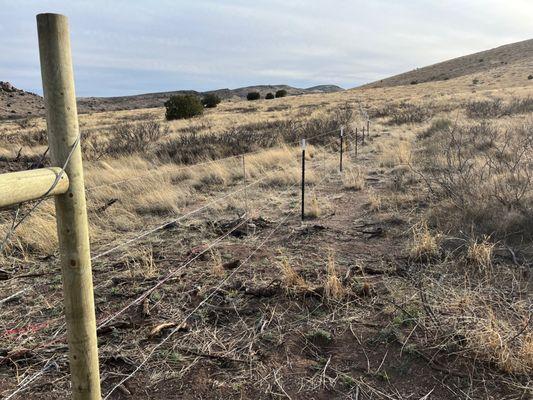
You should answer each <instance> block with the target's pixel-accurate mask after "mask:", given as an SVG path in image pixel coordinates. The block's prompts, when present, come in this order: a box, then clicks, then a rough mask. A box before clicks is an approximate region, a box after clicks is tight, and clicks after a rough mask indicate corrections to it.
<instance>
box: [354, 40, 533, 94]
mask: <svg viewBox="0 0 533 400" xmlns="http://www.w3.org/2000/svg"><path fill="white" fill-rule="evenodd" d="M497 70H499V71H497ZM511 70H512V72H510V71H511ZM492 71H497V72H498V74H500V73H505V72H510V74H512V75H515V77H516V79H520V80H526V79H527V77H528V73H529V74H533V39H529V40H525V41H522V42H516V43H511V44H507V45H504V46H500V47H496V48H494V49H491V50H486V51H481V52H479V53H474V54H470V55H466V56H463V57H458V58H454V59H451V60H448V61H444V62H440V63H437V64H433V65H430V66H427V67H423V68H417V69H415V70H412V71H409V72H405V73H403V74H399V75H395V76H392V77H390V78H385V79H381V80H379V81H376V82H372V83H369V84H367V85H364V86H363V87H368V88H376V87H390V86H401V85H416V84H419V83H424V82H433V81H446V80H449V79H454V78H459V77H463V76H467V75H475V74H486V73H487V72H492ZM528 71H529V72H528ZM519 73H521V75H523V76H519ZM498 74H497V75H498Z"/></svg>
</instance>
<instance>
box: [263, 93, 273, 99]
mask: <svg viewBox="0 0 533 400" xmlns="http://www.w3.org/2000/svg"><path fill="white" fill-rule="evenodd" d="M273 98H274V95H273V94H272V93H267V95H266V96H265V99H267V100H272V99H273Z"/></svg>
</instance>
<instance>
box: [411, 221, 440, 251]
mask: <svg viewBox="0 0 533 400" xmlns="http://www.w3.org/2000/svg"><path fill="white" fill-rule="evenodd" d="M438 254H439V235H435V234H433V233H432V232H431V231H430V230H429V228H428V225H427V222H425V221H422V222H421V223H419V224H418V225H415V226H414V227H413V238H412V242H411V247H410V249H409V256H410V257H411V258H412V259H413V260H418V261H429V260H431V259H433V258H435V257H437V256H438Z"/></svg>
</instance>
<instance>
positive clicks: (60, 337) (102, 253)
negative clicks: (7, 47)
mask: <svg viewBox="0 0 533 400" xmlns="http://www.w3.org/2000/svg"><path fill="white" fill-rule="evenodd" d="M334 132H339V130H337V129H335V130H331V131H326V132H321V133H319V134H317V135H314V136H312V137H310V138H306V140H307V141H312V140H313V139H316V138H318V137H322V136H325V135H330V134H332V133H334ZM336 138H338V137H337V136H332V137H331V138H330V139H331V140H335V139H336ZM78 144H79V138H78V139H77V141H76V143H75V144H74V145H73V147H72V151H71V154H72V152H73V150H74V148H75V147H76V146H77V145H78ZM292 144H295V143H286V144H283V146H289V145H292ZM271 149H272V148H264V149H259V150H256V151H252V152H247V153H242V154H238V155H232V156H229V157H224V158H221V159H217V160H209V161H205V162H201V163H197V164H192V165H187V166H183V169H191V168H197V167H199V166H206V165H211V164H214V163H219V162H224V161H227V160H230V159H239V158H240V159H242V168H243V182H242V184H241V186H240V187H239V188H237V189H236V190H233V191H231V192H229V193H224V194H223V195H221V196H218V197H216V198H214V199H212V200H210V201H208V202H206V203H205V204H203V205H201V206H199V207H197V208H195V209H193V210H190V211H188V212H186V213H184V214H182V215H179V216H177V217H175V218H172V219H170V220H167V221H163V222H162V223H159V224H157V225H155V226H153V227H152V228H149V229H146V230H143V231H140V232H138V233H136V234H135V235H134V236H132V237H130V238H128V239H126V240H123V241H121V242H120V243H118V244H114V245H111V246H108V248H105V249H100V250H99V251H96V252H95V253H94V254H93V255H92V256H91V260H92V261H96V260H101V259H103V258H104V257H106V256H109V255H111V254H112V253H114V252H117V251H119V250H124V249H125V248H127V247H128V246H129V245H131V244H133V243H136V242H139V241H141V240H142V239H145V238H147V237H149V236H150V235H153V234H154V233H156V232H159V231H161V230H163V229H165V228H166V227H168V226H171V225H174V224H176V223H178V222H181V221H184V220H186V219H187V218H189V217H191V216H193V215H195V214H199V213H200V212H202V211H205V210H208V209H209V208H211V207H212V206H214V205H216V204H218V203H221V202H224V201H227V200H228V199H229V198H231V197H234V196H236V195H239V194H244V201H245V208H246V214H245V215H244V216H243V217H242V218H241V219H240V220H239V221H238V222H237V223H236V224H235V225H234V226H232V227H231V228H230V229H228V230H227V231H226V232H224V233H223V234H221V235H219V236H218V237H216V238H215V239H214V240H212V241H210V242H209V243H208V244H207V245H205V246H204V247H203V250H202V251H201V252H199V253H197V254H195V255H194V256H193V257H191V258H189V259H188V260H187V261H185V262H184V263H182V264H180V265H179V266H177V267H175V268H172V269H171V270H170V271H168V272H167V273H166V275H165V276H163V277H162V278H161V279H159V280H158V281H157V282H156V283H155V284H154V285H152V286H151V287H150V288H148V289H146V290H145V291H144V292H143V293H142V294H140V295H139V296H137V297H136V298H135V299H134V300H132V301H130V302H128V303H127V304H125V305H123V306H122V307H120V308H119V309H118V310H117V311H115V312H113V313H112V314H111V315H108V316H106V317H101V318H99V322H98V323H97V329H98V330H100V329H101V328H103V327H105V326H107V325H109V324H110V323H111V322H112V321H114V320H116V319H117V318H118V317H119V316H121V315H123V314H124V313H126V312H127V311H128V310H129V309H130V308H131V307H133V306H135V305H139V304H141V303H142V302H143V301H144V300H145V299H146V298H148V297H149V296H150V294H151V293H153V292H154V291H155V290H157V289H158V288H160V287H161V286H162V285H164V284H165V283H167V282H168V281H169V280H170V279H172V278H173V277H175V276H176V275H177V274H178V273H179V272H181V271H183V270H185V269H186V268H187V267H189V266H191V265H192V264H193V263H194V262H195V261H196V260H198V259H199V258H200V257H201V256H202V255H204V254H205V253H207V252H208V251H211V250H212V249H213V248H215V247H216V246H217V245H218V244H220V243H221V242H223V241H224V240H225V239H227V238H228V237H229V236H230V235H231V234H232V233H233V232H234V231H235V230H237V229H239V228H241V227H242V226H244V225H246V224H247V223H249V222H250V221H251V220H252V216H251V215H250V214H249V213H248V211H249V209H248V207H249V204H248V203H249V201H248V192H249V189H251V188H252V187H254V186H257V185H259V184H260V183H262V182H264V181H265V180H266V179H267V178H268V175H265V176H263V177H261V178H259V179H256V180H253V181H251V182H250V181H248V180H247V176H246V164H245V158H246V157H248V156H251V155H254V154H258V153H260V152H264V151H267V150H271ZM336 157H338V155H337V154H336V153H334V154H333V155H332V156H330V157H327V156H326V152H324V157H323V159H322V160H317V161H316V162H315V163H314V165H313V167H316V169H317V170H322V171H323V174H322V175H323V176H322V178H321V179H320V181H319V182H318V183H316V184H315V185H314V187H313V192H315V193H316V191H317V190H318V188H319V187H320V186H321V185H322V184H323V183H324V182H325V181H326V179H327V178H329V177H330V176H331V174H328V173H327V168H326V164H327V162H328V161H329V160H331V159H332V158H336ZM69 159H70V156H69V157H68V158H67V161H66V163H65V165H64V166H63V170H64V169H65V168H66V166H67V164H68V161H69ZM154 173H155V174H157V173H159V172H158V171H157V170H150V171H147V172H146V173H145V174H140V175H137V176H135V177H132V178H129V179H123V180H119V181H115V182H108V183H105V184H102V185H97V186H93V187H90V188H87V189H86V191H87V192H88V193H89V192H92V191H94V190H97V189H100V188H103V187H109V186H120V185H121V184H124V183H126V182H130V181H133V180H138V179H143V178H146V176H149V175H151V174H154ZM298 184H299V183H298V182H297V183H294V184H292V185H289V187H288V188H286V190H285V191H283V194H286V193H289V192H290V191H291V190H293V189H294V188H295V187H296V186H297V185H298ZM52 189H53V187H52V188H51V189H50V191H51V190H52ZM50 191H48V192H47V193H49V192H50ZM43 198H44V196H43ZM289 198H290V197H289ZM41 202H42V199H39V201H38V202H37V203H36V204H35V205H34V206H33V207H32V208H31V209H30V211H29V212H28V213H27V214H26V215H25V216H24V218H23V220H25V219H27V217H28V216H29V215H31V213H32V212H33V211H34V210H35V209H36V208H37V207H38V206H39V205H40V204H41ZM296 204H297V203H296ZM269 207H271V205H270V204H268V202H267V204H265V205H264V206H263V207H261V208H260V209H259V210H258V211H259V212H263V211H264V210H266V209H268V208H269ZM297 209H298V206H297V205H295V204H292V207H291V209H290V210H289V212H287V213H286V215H284V216H283V217H282V218H281V219H280V220H279V222H277V223H276V225H275V227H274V228H272V229H271V230H270V232H269V233H268V234H267V235H266V236H265V237H264V239H263V240H261V242H260V243H259V245H258V246H256V247H255V248H254V249H253V250H252V251H251V252H250V253H249V254H248V256H247V257H246V258H245V259H244V260H243V261H242V262H240V264H239V265H238V266H237V267H236V268H235V269H233V270H232V272H231V273H229V274H228V275H227V276H226V277H225V278H224V279H223V280H221V282H220V283H219V284H218V285H216V287H214V288H213V289H212V290H211V291H210V293H209V294H208V295H207V296H206V297H205V298H204V299H203V300H202V301H201V302H200V303H199V304H198V305H197V306H196V307H195V308H194V309H193V310H191V311H190V312H189V313H188V314H187V315H186V316H184V317H183V319H182V322H181V323H180V324H177V325H176V327H175V328H174V329H173V330H171V331H170V332H169V333H168V335H167V336H166V337H165V338H164V339H163V340H162V341H161V342H159V343H158V344H157V345H155V346H154V347H153V348H152V349H151V350H150V351H149V353H148V355H147V356H146V357H144V359H143V361H142V362H141V363H140V364H139V365H138V366H137V368H136V369H135V370H134V371H133V372H132V373H130V374H129V375H127V376H125V377H124V378H122V379H121V380H120V381H119V382H118V383H117V384H116V385H114V386H113V388H112V389H111V390H110V391H109V392H108V393H107V394H106V395H105V397H104V400H105V399H108V398H109V396H111V394H112V393H113V392H114V391H115V390H116V389H117V388H119V387H120V386H121V385H122V384H123V383H124V382H125V381H127V380H129V379H131V378H132V377H133V376H134V375H135V374H136V373H137V372H138V371H139V370H141V369H142V367H143V366H144V365H145V364H146V363H147V362H148V360H149V359H150V358H151V357H152V356H153V354H154V353H155V352H156V351H157V349H158V348H160V347H161V346H163V345H164V344H165V343H166V342H167V341H168V340H170V338H171V337H172V336H173V335H174V334H175V333H176V332H177V331H178V330H179V327H180V326H181V325H183V323H185V322H186V321H187V320H188V319H189V318H190V317H191V316H192V315H193V314H194V313H195V312H197V311H198V310H199V309H200V308H201V307H202V306H203V305H204V304H205V303H206V302H207V301H208V300H209V299H210V298H211V297H212V296H213V295H214V294H215V293H216V292H217V291H218V290H220V288H222V287H223V286H224V284H226V283H227V282H228V280H229V279H231V278H232V277H233V276H234V275H235V274H237V273H238V272H239V271H240V270H242V268H243V267H244V266H245V265H247V264H248V263H249V261H250V260H251V259H252V257H253V255H254V254H256V253H257V251H259V250H260V249H261V248H262V247H263V246H264V245H265V244H266V243H267V242H268V241H269V240H270V239H271V237H272V236H273V235H274V234H275V233H276V232H277V231H278V230H279V229H280V228H281V227H282V226H283V225H284V224H285V223H286V222H287V221H288V220H289V218H290V217H291V216H294V215H295V214H296V213H297ZM16 215H18V212H17V214H16ZM20 223H22V220H21V221H19V222H18V223H17V224H15V223H13V225H14V226H12V227H11V229H10V230H9V231H8V235H9V236H7V237H6V239H5V240H4V242H3V243H2V247H1V249H3V248H4V247H5V243H6V242H7V240H9V238H10V237H11V235H12V234H13V233H14V232H15V229H16V227H17V226H19V225H20ZM102 285H103V283H101V284H99V285H96V286H95V287H94V289H95V290H96V289H98V288H99V287H101V286H102ZM57 320H60V318H56V319H54V321H57ZM64 328H65V324H64V323H63V324H62V325H61V326H59V327H56V329H55V333H54V334H53V337H52V339H51V340H49V341H46V342H44V343H40V344H38V345H36V346H35V347H34V348H33V350H37V349H40V348H41V349H42V348H46V347H48V346H50V345H52V344H54V343H57V342H62V341H64V340H66V334H65V333H64ZM57 357H59V356H57ZM57 357H51V358H50V359H48V360H47V361H46V363H45V365H44V366H43V367H42V368H41V369H40V370H39V371H37V372H35V373H34V374H32V375H27V376H25V377H24V379H22V381H20V383H19V384H18V386H17V388H16V389H15V390H14V391H13V392H12V393H11V394H9V395H8V396H7V397H5V399H6V400H7V399H12V398H14V396H16V395H17V394H20V393H22V392H24V391H25V390H27V389H28V388H29V386H30V385H31V384H32V383H34V382H35V381H36V380H37V379H39V378H40V377H42V376H43V375H44V374H45V373H46V372H47V371H48V370H50V369H51V368H52V366H56V368H57V361H58V358H57ZM4 358H5V357H4ZM1 361H2V358H0V363H1Z"/></svg>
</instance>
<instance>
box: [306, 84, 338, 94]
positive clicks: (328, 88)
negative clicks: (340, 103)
mask: <svg viewBox="0 0 533 400" xmlns="http://www.w3.org/2000/svg"><path fill="white" fill-rule="evenodd" d="M305 90H306V91H307V92H314V93H335V92H342V91H343V90H344V89H343V88H341V87H340V86H337V85H318V86H312V87H309V88H307V89H305Z"/></svg>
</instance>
